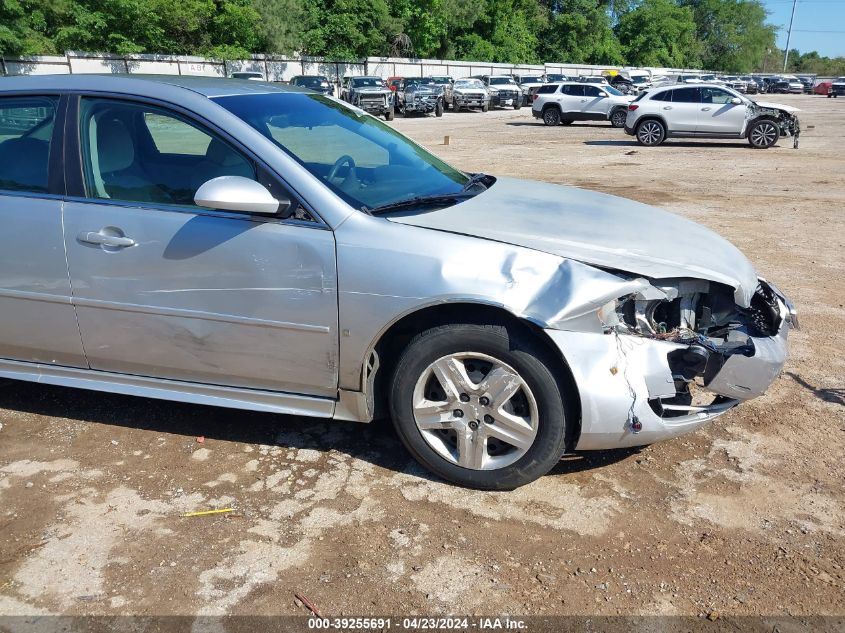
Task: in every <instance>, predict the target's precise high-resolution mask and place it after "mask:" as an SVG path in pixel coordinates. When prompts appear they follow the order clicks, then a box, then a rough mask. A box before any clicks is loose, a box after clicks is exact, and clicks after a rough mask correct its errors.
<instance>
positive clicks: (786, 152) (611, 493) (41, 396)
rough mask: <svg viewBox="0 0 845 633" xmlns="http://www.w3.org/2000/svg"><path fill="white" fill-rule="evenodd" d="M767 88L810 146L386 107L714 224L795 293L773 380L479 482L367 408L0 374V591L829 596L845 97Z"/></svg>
mask: <svg viewBox="0 0 845 633" xmlns="http://www.w3.org/2000/svg"><path fill="white" fill-rule="evenodd" d="M769 100H772V101H781V102H785V103H789V104H792V105H796V106H798V107H800V108H801V109H802V110H803V111H804V112H803V115H802V122H803V126H804V128H805V133H804V134H803V135H802V137H801V149H799V150H797V151H795V150H793V149H792V143H791V141H789V140H788V141H783V142H782V143H781V145H780V146H778V147H776V148H773V149H771V150H767V151H755V150H752V149H750V147H749V146H748V145H747V144H746V143H742V142H733V141H732V142H708V141H695V142H686V141H670V142H668V143H667V144H666V145H664V146H662V147H658V148H652V149H646V148H641V147H639V146H637V145H636V143H635V142H634V141H633V140H632V139H631V137H628V136H626V135H625V134H624V133H623V132H622V131H621V130H615V129H611V128H610V126H609V124H602V123H581V124H577V123H576V124H575V125H573V126H571V127H558V128H555V129H550V128H545V127H543V126H542V125H540V124H538V123H535V121H534V119H533V118H532V117H531V114H530V110H528V109H522V110H520V111H511V110H507V111H505V110H501V111H494V112H489V113H487V114H480V113H477V114H475V113H459V114H453V113H447V114H446V115H445V116H444V117H443V118H442V119H435V118H434V117H425V118H418V119H408V120H402V119H397V120H396V121H395V123H394V124H395V126H396V127H397V128H398V129H399V130H401V131H402V132H404V133H406V134H408V135H410V136H411V137H412V138H414V139H416V140H418V141H419V142H421V143H423V144H424V145H426V146H428V147H429V148H431V149H432V150H434V151H435V152H436V153H437V154H438V155H440V156H442V157H443V158H444V159H446V160H447V161H449V162H451V163H453V164H455V165H457V166H459V167H461V168H463V169H466V170H472V171H485V172H488V173H492V174H498V175H510V176H518V177H524V178H532V179H537V180H545V181H549V182H557V183H566V184H574V185H577V186H580V187H585V188H588V189H595V190H598V191H604V192H608V193H612V194H617V195H620V196H625V197H628V198H633V199H636V200H639V201H641V202H646V203H650V204H654V205H657V206H660V207H665V208H669V209H673V210H674V211H676V212H678V213H679V214H681V215H684V216H686V217H689V218H691V219H693V220H696V221H698V222H701V223H703V224H705V225H707V226H709V227H710V228H712V229H714V230H716V231H718V232H719V233H721V234H722V235H724V236H726V237H727V238H729V239H730V240H731V241H733V243H734V244H736V245H737V246H738V247H739V248H741V249H742V250H743V251H744V252H745V253H746V254H747V255H748V256H749V257H750V258H751V259H752V261H753V262H754V263H755V265H756V266H757V267H758V269H759V271H760V272H761V273H762V274H763V276H765V277H770V278H771V279H772V280H774V281H776V283H777V284H778V285H779V286H780V287H781V289H782V290H784V291H785V292H786V293H787V294H788V295H789V296H790V297H791V298H792V299H793V300H794V301H795V303H796V304H797V306H798V309H799V315H800V320H801V325H802V330H801V331H799V332H796V333H794V335H793V336H792V343H791V357H790V360H789V362H788V364H787V367H786V369H785V371H784V373H783V375H782V376H781V377H780V378H779V379H778V380H777V382H776V383H775V384H774V386H773V387H772V389H771V390H770V392H769V393H768V394H767V395H766V396H765V397H763V398H760V399H758V400H755V401H753V402H750V403H748V404H746V405H744V406H742V407H739V408H738V409H735V410H733V411H731V412H730V413H728V414H727V415H725V416H724V417H722V418H720V419H719V420H718V421H717V422H716V423H714V424H713V425H712V426H710V427H709V428H707V429H706V430H704V431H701V432H698V433H695V434H693V435H690V436H687V437H684V438H680V439H678V440H674V441H670V442H666V443H663V444H659V445H654V446H651V447H648V448H645V449H642V450H641V451H638V452H637V451H620V452H609V453H604V454H587V455H584V456H578V457H573V458H567V459H565V460H564V461H562V462H561V464H560V466H559V467H558V468H557V469H556V470H555V471H554V472H553V473H552V474H551V475H549V476H547V477H544V478H542V479H541V480H540V481H538V482H536V483H534V484H532V485H530V486H527V487H525V488H522V489H520V490H518V491H516V492H506V493H481V492H470V491H466V490H462V489H459V488H454V487H451V486H449V485H446V484H443V483H441V482H439V481H435V480H432V479H431V478H429V477H428V476H427V475H426V474H425V473H424V472H422V471H421V470H420V469H419V468H417V467H416V466H415V464H414V463H413V462H412V461H411V460H410V459H409V458H408V456H407V455H406V453H405V452H404V450H403V449H402V447H401V445H400V444H399V442H398V440H397V439H396V438H395V436H394V434H393V431H392V429H391V427H390V425H389V424H387V423H384V422H379V423H374V424H371V425H357V424H352V423H331V422H326V421H321V420H312V419H304V418H293V417H280V416H273V415H265V414H258V413H249V412H239V411H233V410H227V409H215V408H210V407H200V406H189V405H182V404H171V403H167V402H160V401H155V400H144V399H139V398H129V397H120V396H112V395H108V394H99V393H94V392H84V391H73V390H70V389H61V388H54V387H49V386H42V385H36V384H28V383H14V382H9V383H5V384H4V385H3V386H2V387H0V422H2V428H0V614H33V615H34V614H46V613H66V614H78V615H82V614H125V613H130V614H142V615H160V614H181V615H193V614H250V615H255V614H299V615H305V614H306V613H307V611H306V610H305V608H304V607H303V606H302V605H301V604H299V603H298V602H297V601H296V600H295V598H294V592H299V593H301V594H303V595H305V596H306V597H307V598H308V599H309V600H310V601H311V602H313V603H314V604H316V605H317V606H318V607H319V608H320V609H321V610H322V612H323V614H324V615H340V614H354V615H364V614H395V615H402V614H408V613H418V614H428V615H434V614H445V613H469V614H472V613H483V614H501V613H512V614H546V615H548V614H581V615H584V614H603V615H616V614H626V615H637V614H682V615H691V616H706V615H708V614H709V615H710V617H711V619H715V618H718V617H720V616H733V615H760V614H762V615H768V616H778V615H813V614H819V615H845V597H843V596H845V569H843V566H845V491H843V481H845V477H843V473H845V468H843V455H845V353H843V351H845V345H843V342H842V335H843V332H845V309H843V303H845V244H843V242H845V215H844V214H843V208H845V182H843V174H845V157H843V156H844V155H845V151H844V150H843V148H845V100H843V101H839V100H838V99H837V100H832V99H826V98H824V97H818V96H782V95H777V96H773V97H772V98H771V99H769ZM444 135H450V136H451V144H450V145H448V146H446V145H443V137H444ZM596 230H597V231H600V230H601V227H600V226H597V227H596ZM197 436H203V437H204V438H205V440H204V442H203V443H199V442H198V441H197ZM225 507H234V508H236V510H237V511H236V512H235V513H233V514H231V515H229V516H226V515H211V516H202V517H194V518H182V517H181V516H180V515H181V514H182V513H184V512H189V511H194V510H204V509H208V508H225ZM841 623H842V620H839V625H840V626H841ZM828 625H829V626H836V625H835V624H834V623H832V622H828Z"/></svg>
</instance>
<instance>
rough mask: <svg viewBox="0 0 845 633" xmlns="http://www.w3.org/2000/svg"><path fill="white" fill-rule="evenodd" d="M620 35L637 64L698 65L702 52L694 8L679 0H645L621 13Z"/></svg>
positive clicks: (628, 58) (626, 52) (628, 60)
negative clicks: (681, 4) (697, 34)
mask: <svg viewBox="0 0 845 633" xmlns="http://www.w3.org/2000/svg"><path fill="white" fill-rule="evenodd" d="M616 35H617V36H618V37H619V42H620V44H621V45H622V51H623V53H624V55H625V61H626V63H628V64H631V65H633V66H668V67H671V68H697V67H698V66H699V65H700V64H701V53H700V46H699V43H698V40H697V39H696V36H695V20H694V19H693V12H692V8H690V7H680V6H678V4H677V3H676V2H675V0H643V2H642V3H641V4H639V5H638V6H637V7H636V8H634V9H633V10H631V11H628V12H626V13H623V14H622V15H621V16H620V17H619V22H618V23H617V25H616Z"/></svg>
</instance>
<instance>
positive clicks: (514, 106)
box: [513, 99, 522, 110]
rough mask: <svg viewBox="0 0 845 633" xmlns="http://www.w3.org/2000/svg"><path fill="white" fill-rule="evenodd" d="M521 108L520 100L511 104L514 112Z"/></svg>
mask: <svg viewBox="0 0 845 633" xmlns="http://www.w3.org/2000/svg"><path fill="white" fill-rule="evenodd" d="M521 107H522V100H521V99H517V100H516V101H515V102H514V104H513V109H514V110H519V109H520V108H521Z"/></svg>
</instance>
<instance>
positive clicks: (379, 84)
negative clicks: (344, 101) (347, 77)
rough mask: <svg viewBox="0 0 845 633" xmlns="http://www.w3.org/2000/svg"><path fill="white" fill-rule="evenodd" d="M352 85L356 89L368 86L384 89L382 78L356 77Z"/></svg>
mask: <svg viewBox="0 0 845 633" xmlns="http://www.w3.org/2000/svg"><path fill="white" fill-rule="evenodd" d="M352 85H353V86H355V87H356V88H361V87H367V86H371V87H376V88H384V81H383V80H382V79H381V78H380V77H356V78H355V79H353V80H352Z"/></svg>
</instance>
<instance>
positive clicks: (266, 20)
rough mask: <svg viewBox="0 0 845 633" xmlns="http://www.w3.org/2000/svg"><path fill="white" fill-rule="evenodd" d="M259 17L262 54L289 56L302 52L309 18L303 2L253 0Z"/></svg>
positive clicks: (299, 0) (306, 7)
mask: <svg viewBox="0 0 845 633" xmlns="http://www.w3.org/2000/svg"><path fill="white" fill-rule="evenodd" d="M253 6H254V7H255V9H256V11H258V13H259V15H260V16H261V22H260V25H259V33H260V34H261V38H262V39H261V43H260V46H261V48H262V51H263V52H267V53H276V54H291V53H295V52H298V51H300V50H302V45H303V41H304V36H305V30H306V28H307V24H308V23H309V21H310V19H311V17H310V15H309V12H308V8H309V7H308V6H307V5H306V4H305V3H304V2H303V0H253Z"/></svg>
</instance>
